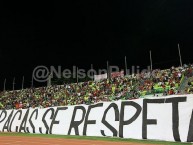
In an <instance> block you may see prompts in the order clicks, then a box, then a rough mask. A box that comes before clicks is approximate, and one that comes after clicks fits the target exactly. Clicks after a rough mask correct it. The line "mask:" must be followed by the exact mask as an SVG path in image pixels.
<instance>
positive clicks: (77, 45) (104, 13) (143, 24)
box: [0, 0, 193, 90]
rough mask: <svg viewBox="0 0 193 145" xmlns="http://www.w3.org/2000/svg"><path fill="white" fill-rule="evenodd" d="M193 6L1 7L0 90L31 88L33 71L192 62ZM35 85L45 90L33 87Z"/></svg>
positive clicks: (175, 2) (183, 0)
mask: <svg viewBox="0 0 193 145" xmlns="http://www.w3.org/2000/svg"><path fill="white" fill-rule="evenodd" d="M192 6H193V1H192V0H169V1H166V0H124V1H111V2H107V1H104V0H98V1H96V0H92V1H91V0H89V1H64V2H63V3H56V2H55V3H53V2H52V3H49V2H44V3H40V2H28V3H23V2H18V1H15V2H1V31H0V32H1V39H0V66H1V71H0V89H1V90H2V89H3V82H4V79H5V78H6V79H7V85H6V88H7V89H11V88H12V81H13V77H15V78H16V80H15V81H16V89H19V88H21V82H22V76H23V75H24V76H25V87H30V83H31V82H30V81H31V74H32V71H33V69H34V68H35V67H36V66H37V65H46V66H50V65H54V66H58V65H62V66H63V67H64V68H70V69H71V68H72V66H73V65H76V66H78V67H79V68H85V69H88V68H90V64H93V65H94V67H95V69H98V68H105V67H106V61H107V60H109V63H110V64H111V65H118V66H120V67H122V68H124V56H127V61H128V68H129V67H130V66H132V65H139V66H140V67H141V68H143V67H145V66H147V65H149V50H152V58H153V67H154V68H168V67H171V66H172V65H175V66H178V65H179V56H178V47H177V44H178V43H180V47H181V53H182V58H183V63H192V62H193V57H192V55H193V53H192V52H193V51H192V48H193V8H192ZM36 85H37V86H38V85H45V84H39V83H38V84H37V83H36Z"/></svg>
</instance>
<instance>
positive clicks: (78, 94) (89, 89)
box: [0, 65, 193, 109]
mask: <svg viewBox="0 0 193 145" xmlns="http://www.w3.org/2000/svg"><path fill="white" fill-rule="evenodd" d="M192 76H193V65H184V66H183V67H171V68H170V69H166V70H158V69H157V70H154V71H152V72H148V73H147V72H146V73H143V72H142V73H140V74H133V75H130V76H124V77H115V78H111V79H104V80H101V81H99V82H95V81H88V82H82V83H73V84H64V85H60V86H58V85H53V86H49V87H41V88H28V89H23V90H15V91H3V92H1V93H0V109H13V108H14V109H26V108H46V107H53V106H65V105H77V104H93V103H97V102H101V101H113V100H128V99H137V98H140V97H145V96H146V95H154V96H155V94H159V93H162V94H163V95H173V94H180V93H181V92H180V85H181V84H182V82H183V81H184V80H185V79H189V80H188V85H187V86H186V88H185V93H193V79H192Z"/></svg>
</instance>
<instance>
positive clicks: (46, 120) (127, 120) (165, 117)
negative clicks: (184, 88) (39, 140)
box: [0, 95, 193, 142]
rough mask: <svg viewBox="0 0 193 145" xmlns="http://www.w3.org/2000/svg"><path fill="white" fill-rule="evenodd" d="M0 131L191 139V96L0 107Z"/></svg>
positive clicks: (192, 137) (172, 139)
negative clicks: (90, 103) (52, 105)
mask: <svg viewBox="0 0 193 145" xmlns="http://www.w3.org/2000/svg"><path fill="white" fill-rule="evenodd" d="M99 112H100V113H99ZM0 132H26V133H42V134H61V135H81V136H82V135H86V136H114V137H121V138H133V139H155V140H165V141H181V142H193V95H180V96H170V97H161V98H152V99H137V100H133V101H117V102H104V103H98V104H94V105H89V106H88V105H79V106H64V107H53V108H45V109H23V110H0Z"/></svg>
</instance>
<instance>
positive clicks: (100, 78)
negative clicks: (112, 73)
mask: <svg viewBox="0 0 193 145" xmlns="http://www.w3.org/2000/svg"><path fill="white" fill-rule="evenodd" d="M104 79H107V73H105V74H101V75H94V81H100V80H104Z"/></svg>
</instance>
